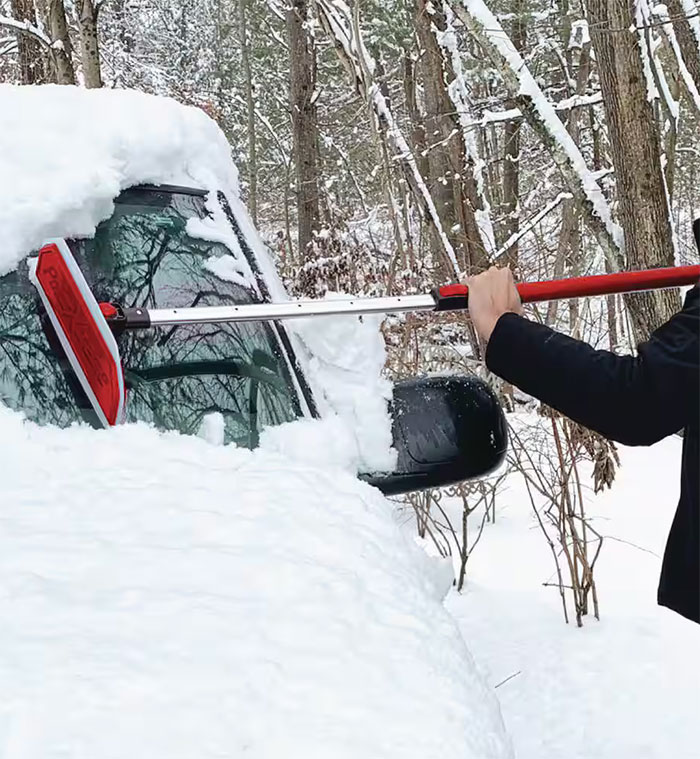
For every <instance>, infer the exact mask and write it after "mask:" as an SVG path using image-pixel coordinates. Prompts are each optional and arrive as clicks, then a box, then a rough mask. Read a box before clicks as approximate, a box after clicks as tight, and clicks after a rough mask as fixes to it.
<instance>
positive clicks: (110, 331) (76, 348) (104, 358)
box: [30, 239, 700, 427]
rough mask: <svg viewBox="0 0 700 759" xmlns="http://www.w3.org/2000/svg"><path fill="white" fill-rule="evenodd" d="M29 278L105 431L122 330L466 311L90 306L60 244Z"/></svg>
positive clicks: (537, 288) (571, 293)
mask: <svg viewBox="0 0 700 759" xmlns="http://www.w3.org/2000/svg"><path fill="white" fill-rule="evenodd" d="M30 276H31V278H32V282H33V283H34V284H35V285H36V287H37V288H38V290H39V295H40V297H41V300H42V302H43V304H44V306H45V308H46V311H47V313H48V316H49V319H50V321H51V324H52V325H53V328H54V330H55V331H56V334H57V335H58V338H59V340H60V342H61V345H62V346H63V348H64V350H65V353H66V357H67V358H68V361H69V363H70V365H71V367H72V369H73V371H74V372H75V374H76V376H77V378H78V380H79V382H80V384H81V386H82V387H83V390H84V391H85V393H86V395H87V397H88V398H89V400H90V402H91V404H92V405H93V408H94V409H95V411H96V412H97V415H98V417H99V419H100V421H101V422H102V424H103V425H104V426H105V427H107V426H112V425H115V424H119V423H120V422H121V421H122V418H123V414H124V403H125V391H124V376H123V371H122V366H121V361H120V358H119V350H118V348H117V343H116V340H115V337H114V335H115V334H120V333H121V332H123V331H125V330H138V329H151V328H154V327H166V326H178V325H185V324H221V323H231V322H251V321H277V320H286V319H299V318H307V317H313V316H340V315H343V314H355V315H360V314H388V313H403V312H409V311H435V312H443V311H463V310H466V309H467V308H468V298H469V288H468V287H467V286H466V285H460V284H453V285H445V286H443V287H438V288H435V290H433V291H432V292H431V293H429V294H426V295H398V296H393V297H383V298H352V299H350V298H349V299H343V300H323V301H319V300H302V301H288V302H283V303H253V304H245V305H240V306H201V307H197V308H159V309H147V308H141V307H132V308H127V307H124V306H121V305H119V304H115V303H98V302H97V300H96V299H95V296H94V295H93V294H92V291H91V290H90V288H89V286H88V284H87V282H86V281H85V278H84V277H83V275H82V273H81V271H80V268H79V267H78V264H77V263H76V261H75V259H74V258H73V255H72V253H71V251H70V248H69V247H68V244H67V243H66V241H65V240H63V239H56V240H51V241H49V242H48V243H47V244H46V245H44V246H43V247H42V248H41V250H40V251H39V255H38V258H37V259H36V266H35V267H34V269H33V271H32V272H31V275H30ZM699 280H700V265H697V266H676V267H671V268H667V269H650V270H644V271H631V272H619V273H616V274H602V275H596V276H590V277H576V278H572V279H558V280H550V281H544V282H529V283H521V284H518V285H517V288H518V292H519V293H520V298H521V300H522V302H523V303H535V302H541V301H549V300H560V299H565V298H566V299H568V298H581V297H587V296H593V295H610V294H612V293H629V292H638V291H641V290H657V289H663V288H670V287H679V286H681V285H692V284H696V283H697V282H698V281H699Z"/></svg>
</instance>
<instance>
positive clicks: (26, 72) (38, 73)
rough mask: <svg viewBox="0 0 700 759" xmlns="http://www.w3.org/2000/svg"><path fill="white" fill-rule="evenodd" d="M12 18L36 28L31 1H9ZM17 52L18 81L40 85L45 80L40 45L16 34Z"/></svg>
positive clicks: (24, 35) (33, 40)
mask: <svg viewBox="0 0 700 759" xmlns="http://www.w3.org/2000/svg"><path fill="white" fill-rule="evenodd" d="M10 8H11V10H12V16H13V17H14V18H15V19H16V20H17V21H28V22H29V23H30V24H31V25H32V26H36V11H35V9H34V2H33V0H11V2H10ZM17 52H18V59H19V72H20V81H21V82H22V84H41V83H42V82H45V81H46V80H47V76H46V59H45V58H44V53H43V50H42V48H41V43H40V42H39V41H38V40H36V39H33V38H32V37H31V36H30V35H27V34H23V33H21V32H18V33H17Z"/></svg>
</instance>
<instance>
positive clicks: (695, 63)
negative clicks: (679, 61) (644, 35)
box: [666, 0, 700, 91]
mask: <svg viewBox="0 0 700 759" xmlns="http://www.w3.org/2000/svg"><path fill="white" fill-rule="evenodd" d="M666 8H667V9H668V15H669V17H670V18H671V19H672V23H673V30H674V31H675V33H676V39H677V40H678V45H679V47H680V49H681V53H682V55H683V60H684V62H685V65H686V67H687V69H688V71H689V72H690V75H691V76H692V77H693V81H694V82H695V87H696V88H697V89H698V91H700V50H698V44H699V41H698V40H696V39H695V35H694V34H693V30H692V28H691V26H690V22H689V21H688V18H687V14H686V13H685V11H684V9H683V4H682V3H681V0H666Z"/></svg>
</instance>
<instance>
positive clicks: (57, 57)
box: [46, 0, 75, 84]
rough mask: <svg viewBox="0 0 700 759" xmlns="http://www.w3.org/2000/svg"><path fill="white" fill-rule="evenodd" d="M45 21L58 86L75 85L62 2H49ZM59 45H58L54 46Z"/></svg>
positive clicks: (70, 46) (64, 10)
mask: <svg viewBox="0 0 700 759" xmlns="http://www.w3.org/2000/svg"><path fill="white" fill-rule="evenodd" d="M46 12H47V17H48V18H47V20H48V27H49V32H50V34H51V39H52V40H54V48H53V60H54V66H55V68H56V81H57V82H58V84H75V70H74V69H73V46H72V44H71V41H70V36H69V35H68V22H67V21H66V9H65V7H64V5H63V0H49V3H48V7H47V11H46ZM56 43H60V44H58V45H57V44H56Z"/></svg>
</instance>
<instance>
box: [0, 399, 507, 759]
mask: <svg viewBox="0 0 700 759" xmlns="http://www.w3.org/2000/svg"><path fill="white" fill-rule="evenodd" d="M324 424H325V423H316V424H315V425H314V428H315V429H316V430H318V429H319V428H321V427H323V426H324ZM303 426H304V425H303V424H302V425H301V427H303ZM328 432H329V434H332V432H333V430H332V423H331V425H330V428H329V430H328ZM301 442H302V443H303V442H304V441H303V439H302V440H301ZM322 442H323V441H322V440H320V439H319V440H318V443H322ZM302 447H303V446H301V445H300V446H299V448H302ZM0 449H1V450H2V451H3V480H2V504H3V517H2V520H1V521H0V541H1V550H0V615H1V617H2V620H3V624H2V625H1V626H0V682H2V684H3V686H2V687H3V698H2V699H1V700H0V747H2V753H3V755H7V756H8V757H9V756H22V757H25V756H26V757H29V756H32V757H34V756H36V757H39V756H40V757H42V759H51V757H56V758H58V757H66V756H70V757H73V758H74V759H79V758H81V757H85V758H87V757H90V758H92V757H117V756H118V757H127V756H132V757H143V756H149V757H168V758H169V759H178V758H179V757H182V759H185V758H186V759H192V757H198V758H199V759H206V758H207V757H222V756H250V757H258V758H259V757H265V758H268V757H270V758H271V757H281V756H284V757H305V758H306V757H333V759H345V758H348V759H350V757H352V758H354V759H367V757H372V759H385V758H386V759H389V758H390V757H396V759H414V758H415V759H444V758H445V757H460V759H485V758H487V757H508V756H511V750H510V746H509V743H508V740H507V738H506V737H505V736H504V733H503V726H502V722H501V717H500V712H499V709H498V706H497V703H496V699H495V696H494V693H493V691H491V690H490V689H488V688H487V687H485V686H484V684H483V683H482V681H481V680H480V678H479V676H478V675H477V673H476V671H475V666H474V663H473V661H472V659H471V657H470V655H469V653H468V651H467V650H466V648H465V645H464V642H463V640H462V638H461V636H460V634H459V632H458V630H457V628H456V626H455V624H454V622H453V620H452V618H451V617H450V616H449V614H448V613H447V612H446V610H445V609H444V607H443V605H442V603H441V601H442V598H441V595H442V593H444V591H445V587H444V582H442V581H441V580H440V579H439V574H440V571H439V568H438V571H436V573H435V575H434V576H431V573H430V572H428V573H426V571H425V562H426V561H427V559H426V557H425V555H424V554H423V555H421V552H420V550H419V549H418V548H417V547H416V546H415V545H413V544H412V543H411V542H410V541H409V540H408V539H407V538H405V537H404V536H403V535H402V533H401V531H400V528H399V526H398V524H397V523H396V521H395V519H394V518H393V515H392V509H391V506H390V504H389V503H388V502H387V501H386V500H385V499H384V498H383V497H382V496H381V495H380V494H379V493H378V492H377V491H376V490H373V489H372V488H370V487H368V486H366V485H363V484H362V483H360V482H358V481H357V480H356V479H355V478H353V477H351V476H350V475H349V474H347V473H346V472H345V471H344V470H343V469H340V468H333V467H331V466H324V467H323V468H319V467H317V466H313V465H312V464H310V463H308V461H307V462H303V461H299V460H296V461H295V460H293V459H291V458H289V457H287V456H283V455H281V454H279V453H276V452H275V451H272V450H268V449H267V447H266V446H265V444H263V448H262V449H259V450H257V451H255V452H250V451H246V450H241V449H236V448H234V447H232V446H226V447H216V446H212V445H209V444H208V443H206V442H205V441H203V440H200V439H198V438H194V437H189V438H188V437H183V436H179V435H177V434H174V433H168V434H161V433H158V432H156V431H155V430H153V429H151V428H148V427H146V426H143V425H129V426H124V427H120V428H116V429H112V430H109V431H99V432H98V431H94V430H90V429H87V428H84V427H75V428H72V429H69V430H58V429H56V428H40V427H37V426H35V425H33V424H30V423H26V422H23V420H22V419H21V417H20V416H19V415H17V414H15V413H13V412H10V411H8V410H6V409H0ZM319 454H320V456H319V458H320V459H321V460H323V451H319ZM440 585H442V588H440V587H439V586H440Z"/></svg>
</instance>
